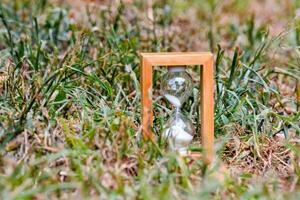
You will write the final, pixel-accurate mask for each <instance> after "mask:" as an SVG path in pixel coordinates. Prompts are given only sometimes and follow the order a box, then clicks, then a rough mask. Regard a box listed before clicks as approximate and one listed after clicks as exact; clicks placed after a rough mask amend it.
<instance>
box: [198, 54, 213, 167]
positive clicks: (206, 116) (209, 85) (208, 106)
mask: <svg viewBox="0 0 300 200" xmlns="http://www.w3.org/2000/svg"><path fill="white" fill-rule="evenodd" d="M213 70H214V69H213V58H211V59H209V60H207V61H206V62H205V63H204V64H203V66H202V67H201V70H200V73H201V75H200V78H201V80H200V93H201V138H202V145H203V150H204V159H205V161H207V162H208V163H210V162H211V161H212V160H213V155H214V71H213Z"/></svg>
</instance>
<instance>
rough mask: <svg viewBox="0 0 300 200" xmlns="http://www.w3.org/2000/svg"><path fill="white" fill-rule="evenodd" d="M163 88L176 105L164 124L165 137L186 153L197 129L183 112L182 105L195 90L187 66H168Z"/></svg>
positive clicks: (167, 97)
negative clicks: (186, 69)
mask: <svg viewBox="0 0 300 200" xmlns="http://www.w3.org/2000/svg"><path fill="white" fill-rule="evenodd" d="M161 89H162V92H163V95H164V97H165V98H166V99H167V100H168V101H169V102H170V103H171V104H172V105H173V107H175V112H173V116H172V117H171V118H170V119H169V120H168V122H167V123H166V124H165V126H164V131H163V138H165V139H167V140H168V141H169V144H170V146H171V148H172V149H173V150H176V151H178V152H179V153H180V154H181V155H186V154H187V147H188V145H189V143H190V142H191V141H192V139H193V136H194V133H195V130H194V127H193V125H192V122H191V120H189V119H188V118H187V117H185V116H184V115H183V114H182V113H181V106H182V105H183V103H184V102H185V101H186V100H187V98H188V97H189V96H190V95H191V93H192V90H193V82H192V79H191V77H190V76H189V74H188V73H187V72H186V71H185V66H170V67H168V73H166V74H165V75H164V76H163V78H162V84H161Z"/></svg>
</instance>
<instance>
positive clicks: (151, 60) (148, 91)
mask: <svg viewBox="0 0 300 200" xmlns="http://www.w3.org/2000/svg"><path fill="white" fill-rule="evenodd" d="M140 59H141V87H142V88H141V91H142V99H141V100H142V133H143V136H144V139H153V137H154V134H153V133H152V126H153V108H152V81H153V80H152V77H153V74H152V72H153V67H154V66H181V65H186V66H194V65H197V66H200V92H199V93H200V95H201V106H200V110H201V116H200V119H201V145H202V148H203V154H202V156H201V157H203V159H204V161H206V162H208V163H210V162H211V161H212V160H213V155H214V77H213V54H212V53H209V52H190V53H181V52H178V53H176V52H168V53H141V54H140ZM189 155H191V156H193V155H196V157H199V156H198V154H189Z"/></svg>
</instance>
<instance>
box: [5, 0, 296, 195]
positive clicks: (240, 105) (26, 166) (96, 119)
mask: <svg viewBox="0 0 300 200" xmlns="http://www.w3.org/2000/svg"><path fill="white" fill-rule="evenodd" d="M299 8H300V2H299V1H297V0H286V1H277V0H264V1H258V0H257V1H256V0H254V1H250V0H227V1H218V0H189V1H184V0H173V1H171V0H163V1H156V0H153V1H142V0H137V1H134V0H123V1H105V0H99V1H96V0H95V1H91V0H90V1H83V0H73V1H71V0H66V1H63V0H48V1H47V0H36V1H34V0H13V1H11V0H2V1H1V2H0V19H1V24H0V198H1V199H67V198H70V197H73V198H76V199H99V198H100V199H171V198H172V199H211V198H213V199H287V198H288V199H298V198H299V195H300V194H299V176H300V173H299V172H300V170H299V169H300V168H299V166H300V165H299V154H300V149H299V136H298V135H299V133H300V112H299V110H300V67H299V56H300V52H299V44H300V28H299V24H300V10H299ZM142 51H149V52H164V51H212V52H214V55H215V80H216V90H215V102H216V103H215V104H216V109H215V125H216V132H215V136H216V138H217V139H216V147H217V152H216V161H215V162H214V163H213V165H212V166H206V165H205V164H204V163H202V161H201V160H192V159H186V158H181V157H179V156H178V155H176V154H175V153H172V152H168V151H167V148H166V147H165V144H164V142H163V141H161V139H160V137H159V136H160V130H161V129H160V128H161V126H162V124H164V123H165V122H166V120H167V119H168V113H169V112H170V108H171V107H170V105H168V103H167V102H165V101H164V100H162V98H161V96H160V95H159V94H160V92H159V88H160V78H161V76H162V75H163V74H164V73H166V70H165V69H163V68H157V70H156V72H155V75H154V82H155V88H156V89H155V91H154V100H155V101H154V108H155V116H156V117H155V121H154V124H155V126H154V131H155V133H156V134H157V136H158V137H157V143H151V142H144V141H142V140H140V133H141V128H140V84H139V77H140V75H139V58H138V53H139V52H142ZM189 73H190V74H191V75H192V77H193V80H194V81H195V88H194V91H193V94H194V95H193V96H191V97H190V98H189V100H188V102H186V104H185V105H184V113H185V114H186V115H188V116H189V117H190V118H191V119H192V120H193V122H194V123H195V124H196V121H197V119H198V115H199V113H198V112H197V105H198V103H199V102H198V99H197V93H198V87H197V86H196V85H198V84H197V82H198V81H199V80H198V76H197V74H198V72H197V69H196V68H195V69H192V70H190V71H189ZM195 147H197V144H196V143H195V144H193V145H192V147H191V148H195Z"/></svg>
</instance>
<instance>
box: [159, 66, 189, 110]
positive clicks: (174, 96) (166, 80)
mask: <svg viewBox="0 0 300 200" xmlns="http://www.w3.org/2000/svg"><path fill="white" fill-rule="evenodd" d="M192 86H193V82H192V79H191V77H190V75H189V74H188V73H186V71H185V67H172V68H169V71H168V73H166V74H165V75H164V77H163V79H162V85H161V87H162V91H163V95H164V96H165V98H166V99H167V100H168V101H169V102H170V103H171V104H172V105H174V106H175V107H181V106H182V104H183V103H184V102H185V101H186V100H187V99H188V97H189V96H190V95H191V93H192Z"/></svg>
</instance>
